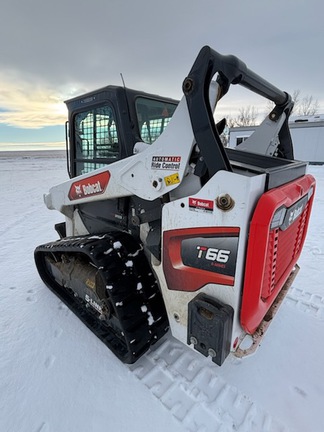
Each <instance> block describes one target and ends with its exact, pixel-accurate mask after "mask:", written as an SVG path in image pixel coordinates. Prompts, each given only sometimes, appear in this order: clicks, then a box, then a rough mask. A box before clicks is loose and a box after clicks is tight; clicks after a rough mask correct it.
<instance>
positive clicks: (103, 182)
mask: <svg viewBox="0 0 324 432" xmlns="http://www.w3.org/2000/svg"><path fill="white" fill-rule="evenodd" d="M109 179H110V172H109V171H105V172H102V173H100V174H95V175H93V176H91V177H87V178H84V179H82V180H77V181H75V182H73V183H72V184H71V187H70V190H69V199H70V200H71V201H74V200H77V199H81V198H88V197H91V196H93V195H100V194H102V193H104V192H105V190H106V188H107V186H108V183H109Z"/></svg>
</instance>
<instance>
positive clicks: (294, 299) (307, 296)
mask: <svg viewBox="0 0 324 432" xmlns="http://www.w3.org/2000/svg"><path fill="white" fill-rule="evenodd" d="M286 302H287V304H288V305H290V306H293V307H295V308H297V309H298V310H299V311H301V312H304V313H306V314H307V315H309V316H312V317H313V318H316V319H318V320H320V321H324V297H323V296H321V295H319V294H313V293H310V292H308V291H304V290H302V289H300V288H294V287H292V288H291V289H290V291H289V292H288V294H287V297H286Z"/></svg>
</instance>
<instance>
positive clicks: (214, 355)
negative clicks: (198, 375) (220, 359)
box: [208, 348, 216, 357]
mask: <svg viewBox="0 0 324 432" xmlns="http://www.w3.org/2000/svg"><path fill="white" fill-rule="evenodd" d="M208 355H209V356H210V357H216V351H215V350H213V348H209V350H208Z"/></svg>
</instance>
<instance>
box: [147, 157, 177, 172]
mask: <svg viewBox="0 0 324 432" xmlns="http://www.w3.org/2000/svg"><path fill="white" fill-rule="evenodd" d="M180 163H181V156H152V163H151V168H152V169H155V170H170V171H172V170H173V171H179V169H180Z"/></svg>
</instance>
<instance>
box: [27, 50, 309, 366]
mask: <svg viewBox="0 0 324 432" xmlns="http://www.w3.org/2000/svg"><path fill="white" fill-rule="evenodd" d="M234 84H235V85H241V86H244V87H246V88H247V89H249V90H251V91H252V92H255V93H257V94H259V95H261V96H263V97H265V98H267V99H269V100H270V101H272V102H274V108H273V110H272V111H271V112H270V113H269V115H268V116H267V117H266V118H265V119H264V121H263V122H262V124H261V125H260V126H259V127H258V128H257V129H256V131H255V133H254V134H253V135H252V136H251V137H250V138H248V139H247V140H245V141H244V142H243V143H242V144H240V145H239V146H238V147H237V148H236V149H229V148H225V147H224V146H223V144H222V141H221V139H220V133H221V131H222V128H223V127H224V124H225V123H224V121H221V122H219V123H218V124H217V125H215V122H214V117H213V112H214V109H215V107H216V104H217V102H218V101H219V100H220V99H221V98H222V97H223V96H224V95H225V94H226V93H227V91H228V90H229V87H230V86H231V85H234ZM183 93H184V96H183V98H182V100H181V101H180V102H178V101H175V100H172V99H167V98H162V97H159V96H155V95H151V94H146V93H143V92H138V91H135V90H130V89H127V88H125V87H114V86H107V87H105V88H102V89H100V90H97V91H94V92H91V93H88V94H86V95H82V96H80V97H76V98H74V99H71V100H68V101H67V102H66V104H67V107H68V111H69V121H68V123H67V126H66V131H67V161H68V171H69V174H70V180H68V181H66V182H65V183H63V184H60V185H58V186H54V187H53V188H51V189H50V192H49V193H48V194H47V195H45V197H44V199H45V203H46V205H47V207H48V208H49V209H55V210H58V211H60V212H61V213H62V214H63V215H64V216H65V222H64V223H61V224H58V225H57V226H56V230H57V232H58V233H59V236H60V239H59V240H57V241H54V242H51V243H48V244H45V245H42V246H39V247H37V248H36V250H35V261H36V266H37V268H38V271H39V274H40V276H41V278H42V279H43V281H44V282H45V284H46V285H47V286H48V287H49V288H50V289H51V290H52V291H53V292H54V293H55V294H56V295H57V296H58V297H59V298H60V299H61V300H62V301H63V302H64V303H66V304H67V305H68V306H69V308H70V309H71V310H72V311H73V312H74V313H75V314H76V315H77V316H78V317H79V318H80V319H81V320H82V321H83V322H84V323H85V324H86V325H87V326H88V327H89V328H90V329H91V330H92V331H93V332H94V333H95V334H96V335H97V336H98V337H99V338H100V339H101V340H102V341H103V342H104V343H105V344H106V345H107V346H108V347H109V348H110V349H111V350H112V351H113V352H114V353H115V354H116V355H117V356H118V357H119V359H120V360H122V361H123V362H125V363H133V362H135V361H136V360H137V359H138V358H139V357H140V356H141V355H142V354H143V353H144V352H145V351H147V350H148V349H149V347H150V346H151V345H152V344H154V343H155V342H156V341H157V340H159V339H160V338H161V337H162V336H163V335H164V334H165V333H166V332H167V331H168V329H169V327H170V329H171V332H172V335H173V336H174V337H175V338H177V339H178V340H180V341H182V342H183V343H184V344H188V345H190V346H191V348H194V349H195V350H197V351H199V352H200V353H201V354H203V355H204V356H210V357H211V358H212V360H213V361H214V362H215V363H216V364H218V365H221V364H222V363H223V362H224V360H225V359H226V357H227V356H228V355H229V353H230V352H234V353H235V354H236V355H238V356H243V355H245V354H247V353H248V352H251V351H252V350H254V349H255V347H256V346H257V345H258V343H259V339H260V338H261V337H262V335H263V333H264V331H265V330H266V328H267V326H268V325H269V323H270V322H271V320H272V318H273V316H274V313H275V311H276V310H277V309H278V306H279V304H280V302H281V300H282V299H283V298H284V295H285V293H286V292H287V290H288V288H289V286H290V284H291V282H292V280H293V278H294V276H295V275H296V272H297V269H298V266H297V260H298V258H299V256H300V253H301V251H302V247H303V243H304V240H305V236H306V232H307V226H308V222H309V217H310V212H311V207H312V202H313V199H314V191H315V180H314V178H313V177H312V176H311V175H309V174H307V173H306V168H307V164H306V163H305V162H299V161H295V160H294V156H293V146H292V142H291V137H290V133H289V128H288V117H289V115H290V113H291V110H292V108H293V102H292V101H291V97H290V96H289V95H288V94H287V93H285V92H283V91H280V90H279V89H277V88H276V87H275V86H273V85H272V84H270V83H269V82H267V81H265V80H264V79H263V78H261V77H260V76H258V75H257V74H255V73H254V72H252V71H251V70H249V69H248V68H247V66H246V65H245V64H244V63H243V62H242V61H241V60H239V59H238V58H236V57H234V56H223V55H221V54H219V53H217V52H216V51H214V50H212V49H211V48H210V47H208V46H206V47H204V48H202V50H201V51H200V53H199V54H198V56H197V59H196V60H195V62H194V64H193V66H192V69H191V71H190V72H189V75H188V76H187V77H186V78H185V80H184V82H183ZM246 335H250V339H251V343H252V344H251V346H250V347H249V348H248V349H246V350H245V349H243V348H242V344H241V342H242V341H243V339H244V338H245V337H246ZM240 345H241V346H240Z"/></svg>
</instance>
